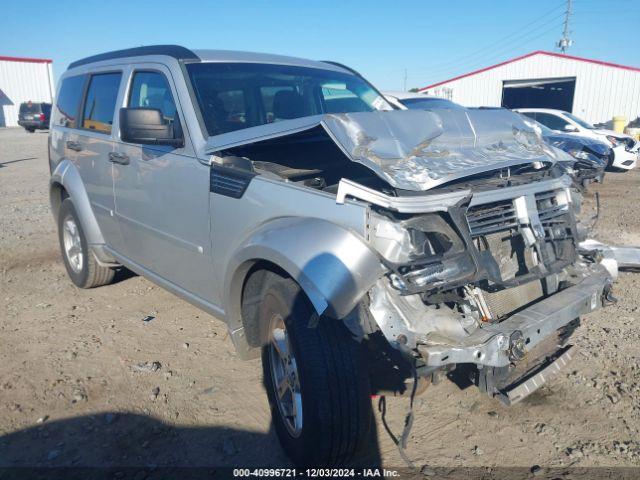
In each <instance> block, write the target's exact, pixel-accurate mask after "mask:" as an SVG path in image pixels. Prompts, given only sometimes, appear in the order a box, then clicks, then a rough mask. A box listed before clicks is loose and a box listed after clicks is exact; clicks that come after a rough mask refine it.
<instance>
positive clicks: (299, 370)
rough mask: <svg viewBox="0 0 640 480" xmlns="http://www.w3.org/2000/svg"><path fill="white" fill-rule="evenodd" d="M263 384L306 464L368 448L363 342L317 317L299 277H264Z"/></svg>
mask: <svg viewBox="0 0 640 480" xmlns="http://www.w3.org/2000/svg"><path fill="white" fill-rule="evenodd" d="M259 318H260V322H261V325H263V326H264V327H266V328H265V329H264V331H263V339H264V341H265V345H264V347H263V351H262V365H263V370H264V381H265V388H266V390H267V395H268V397H269V403H270V406H271V413H272V418H273V423H274V426H275V430H276V433H277V435H278V438H279V440H280V443H281V444H282V447H283V448H284V450H285V452H286V453H287V454H288V455H289V456H290V457H291V459H292V460H293V461H294V463H295V464H296V465H298V466H300V467H305V466H306V467H309V466H312V467H321V466H339V465H345V464H349V462H351V461H352V460H354V458H356V457H358V456H360V455H364V453H365V452H366V450H367V448H366V447H367V446H368V445H370V440H371V438H369V437H370V434H371V426H372V418H373V415H372V411H371V400H370V387H369V378H368V373H367V369H366V367H365V365H364V356H363V355H364V353H363V351H362V346H361V345H360V344H359V343H357V342H356V341H355V340H354V339H353V338H352V336H351V334H350V333H349V331H348V330H347V329H346V327H345V326H344V324H343V323H342V321H340V320H334V319H330V318H320V319H318V318H317V316H316V313H315V311H314V309H313V306H312V305H311V303H310V302H309V300H308V299H307V298H306V296H305V295H304V293H303V292H302V291H301V289H300V287H299V286H298V284H297V283H296V282H294V281H293V280H292V279H290V278H284V277H281V276H279V275H276V274H269V275H267V277H266V279H265V284H264V288H263V294H262V299H261V304H260V310H259Z"/></svg>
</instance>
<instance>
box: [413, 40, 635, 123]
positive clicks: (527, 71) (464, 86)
mask: <svg viewBox="0 0 640 480" xmlns="http://www.w3.org/2000/svg"><path fill="white" fill-rule="evenodd" d="M420 91H421V92H423V93H427V94H429V95H435V96H438V97H444V98H448V99H450V100H453V101H454V102H457V103H460V104H462V105H465V106H467V107H480V106H487V107H500V106H503V107H507V108H526V107H530V108H557V109H560V110H566V111H569V112H572V113H574V114H576V115H577V116H579V117H581V118H584V119H585V120H587V121H589V122H591V123H601V122H603V123H604V122H607V121H609V120H611V118H612V117H613V116H614V115H623V116H625V117H626V118H627V119H628V120H629V121H631V120H634V119H635V118H637V117H638V116H639V115H640V68H636V67H628V66H624V65H617V64H614V63H608V62H601V61H598V60H590V59H587V58H580V57H574V56H571V55H562V54H559V53H552V52H545V51H540V50H539V51H535V52H532V53H529V54H527V55H523V56H521V57H518V58H514V59H512V60H508V61H506V62H502V63H499V64H497V65H493V66H490V67H486V68H483V69H480V70H476V71H474V72H470V73H467V74H464V75H460V76H458V77H455V78H452V79H450V80H445V81H443V82H438V83H435V84H433V85H429V86H428V87H424V88H421V89H420Z"/></svg>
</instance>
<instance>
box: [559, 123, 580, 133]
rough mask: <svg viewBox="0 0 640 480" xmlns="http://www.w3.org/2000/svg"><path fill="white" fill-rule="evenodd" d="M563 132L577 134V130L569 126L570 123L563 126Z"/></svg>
mask: <svg viewBox="0 0 640 480" xmlns="http://www.w3.org/2000/svg"><path fill="white" fill-rule="evenodd" d="M562 130H563V131H565V132H577V131H578V129H577V128H576V127H574V126H573V125H571V124H570V123H567V124H565V126H564V127H563V128H562Z"/></svg>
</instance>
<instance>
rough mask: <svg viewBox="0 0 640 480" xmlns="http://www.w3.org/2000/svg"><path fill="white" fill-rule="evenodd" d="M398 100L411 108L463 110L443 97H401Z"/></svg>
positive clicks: (460, 106)
mask: <svg viewBox="0 0 640 480" xmlns="http://www.w3.org/2000/svg"><path fill="white" fill-rule="evenodd" d="M399 102H400V103H402V104H403V105H404V106H405V107H407V108H410V109H411V110H429V109H430V108H452V109H455V110H464V107H463V106H462V105H458V104H457V103H454V102H452V101H451V100H447V99H445V98H402V99H399Z"/></svg>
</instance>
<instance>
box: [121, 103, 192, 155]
mask: <svg viewBox="0 0 640 480" xmlns="http://www.w3.org/2000/svg"><path fill="white" fill-rule="evenodd" d="M179 131H180V129H179V128H175V129H174V126H173V125H171V124H170V123H168V122H166V121H165V119H164V118H163V116H162V112H161V111H160V110H159V109H157V108H143V107H133V108H121V109H120V137H121V138H122V140H123V141H125V142H129V143H140V144H142V145H170V146H172V147H176V148H179V147H183V146H184V138H182V135H179V136H177V138H176V135H175V133H176V132H179Z"/></svg>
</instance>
